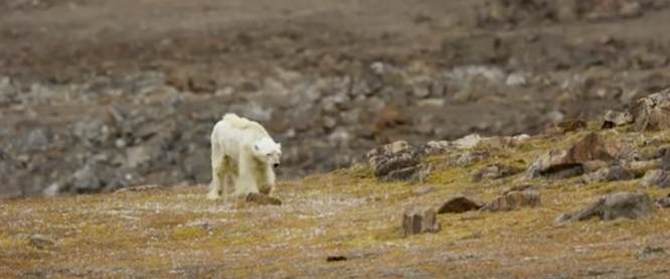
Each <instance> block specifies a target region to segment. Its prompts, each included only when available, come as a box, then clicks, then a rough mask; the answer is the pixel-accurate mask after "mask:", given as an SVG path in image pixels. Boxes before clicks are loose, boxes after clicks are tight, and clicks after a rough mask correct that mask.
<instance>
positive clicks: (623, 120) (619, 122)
mask: <svg viewBox="0 0 670 279" xmlns="http://www.w3.org/2000/svg"><path fill="white" fill-rule="evenodd" d="M631 123H633V115H632V114H631V113H630V112H627V111H626V112H619V111H613V110H608V111H607V112H606V113H605V116H603V123H602V125H601V128H602V129H611V128H614V127H618V126H624V125H628V124H631Z"/></svg>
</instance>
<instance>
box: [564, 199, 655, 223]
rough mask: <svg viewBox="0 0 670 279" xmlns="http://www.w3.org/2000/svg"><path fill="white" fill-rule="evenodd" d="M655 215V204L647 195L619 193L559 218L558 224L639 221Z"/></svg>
mask: <svg viewBox="0 0 670 279" xmlns="http://www.w3.org/2000/svg"><path fill="white" fill-rule="evenodd" d="M652 213H654V202H653V201H652V199H651V198H650V197H649V195H647V194H646V193H639V192H638V193H630V192H619V193H614V194H609V195H605V196H603V197H601V198H599V199H598V200H596V201H595V202H593V203H592V204H591V205H589V206H587V207H586V208H584V209H582V210H580V211H577V212H574V213H567V214H563V215H561V216H559V218H558V219H557V222H558V223H565V222H574V221H585V220H589V219H591V218H599V219H600V220H604V221H610V220H615V219H618V218H628V219H638V218H643V217H647V216H649V215H651V214H652Z"/></svg>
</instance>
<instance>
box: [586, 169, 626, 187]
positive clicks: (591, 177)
mask: <svg viewBox="0 0 670 279" xmlns="http://www.w3.org/2000/svg"><path fill="white" fill-rule="evenodd" d="M634 178H635V174H633V173H632V172H631V171H629V170H627V169H625V168H623V167H621V166H611V167H604V168H600V169H598V170H597V171H595V172H591V173H587V174H585V175H584V176H583V177H582V181H583V182H584V183H587V184H588V183H597V182H609V181H619V180H631V179H634Z"/></svg>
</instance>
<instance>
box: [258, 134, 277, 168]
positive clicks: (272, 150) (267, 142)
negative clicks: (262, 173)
mask: <svg viewBox="0 0 670 279" xmlns="http://www.w3.org/2000/svg"><path fill="white" fill-rule="evenodd" d="M253 154H254V157H255V158H256V159H257V160H260V161H262V162H264V163H266V164H267V165H269V166H272V167H273V168H277V167H278V166H279V158H280V157H281V144H279V143H276V142H274V141H273V140H272V139H271V138H263V139H261V140H259V141H256V142H255V143H254V148H253Z"/></svg>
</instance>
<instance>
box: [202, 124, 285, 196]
mask: <svg viewBox="0 0 670 279" xmlns="http://www.w3.org/2000/svg"><path fill="white" fill-rule="evenodd" d="M211 146H212V182H211V183H210V186H209V193H208V194H207V197H208V198H209V199H218V198H220V197H221V195H222V194H223V195H224V199H225V200H226V201H227V198H228V191H229V190H228V187H229V185H230V184H233V185H235V191H234V193H233V196H244V195H247V194H249V193H259V192H260V193H264V194H267V195H270V194H271V193H272V190H273V189H274V186H275V173H274V170H273V169H274V168H277V167H278V166H279V159H280V157H281V145H280V144H278V143H276V142H275V141H274V140H272V138H271V137H270V135H269V134H268V132H267V131H265V128H263V126H261V125H260V124H258V123H257V122H254V121H251V120H249V119H246V118H243V117H239V116H237V115H236V114H233V113H228V114H226V115H224V116H223V118H222V119H221V120H219V122H217V123H216V125H214V130H213V131H212V135H211Z"/></svg>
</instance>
